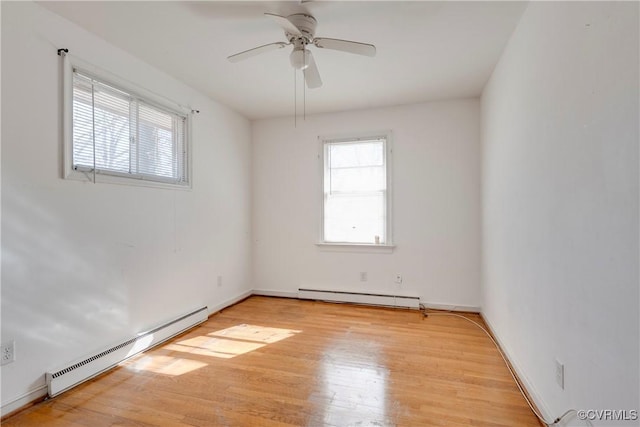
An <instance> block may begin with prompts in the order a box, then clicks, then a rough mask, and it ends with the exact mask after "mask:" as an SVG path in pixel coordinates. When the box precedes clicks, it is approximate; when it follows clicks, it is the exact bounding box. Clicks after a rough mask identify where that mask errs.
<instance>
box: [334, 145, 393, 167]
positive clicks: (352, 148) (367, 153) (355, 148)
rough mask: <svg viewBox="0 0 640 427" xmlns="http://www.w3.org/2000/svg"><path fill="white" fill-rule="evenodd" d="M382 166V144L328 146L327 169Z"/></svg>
mask: <svg viewBox="0 0 640 427" xmlns="http://www.w3.org/2000/svg"><path fill="white" fill-rule="evenodd" d="M383 164H384V143H383V142H382V141H370V142H368V141H364V142H357V143H332V144H329V168H331V169H335V168H342V167H356V166H382V165H383Z"/></svg>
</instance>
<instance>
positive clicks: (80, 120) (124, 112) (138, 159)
mask: <svg viewBox="0 0 640 427" xmlns="http://www.w3.org/2000/svg"><path fill="white" fill-rule="evenodd" d="M72 86H73V94H72V111H71V138H70V139H71V149H70V163H71V165H70V166H71V169H72V170H73V171H76V172H83V173H84V174H85V175H87V176H93V177H94V178H95V175H96V174H101V175H109V176H115V177H120V178H133V179H137V180H144V181H151V182H156V183H164V184H169V185H175V186H188V185H189V174H188V164H187V163H188V162H187V146H188V144H187V116H186V115H184V114H181V113H178V112H176V111H171V109H168V108H165V107H161V106H159V105H157V104H155V103H153V102H151V101H149V100H147V99H143V98H141V97H140V96H137V95H135V94H133V93H131V92H129V91H127V90H124V89H122V88H120V87H116V86H114V85H112V84H110V83H107V82H106V81H104V80H102V79H100V78H97V77H95V76H92V75H90V74H88V73H84V72H83V71H79V70H77V69H74V70H73V75H72Z"/></svg>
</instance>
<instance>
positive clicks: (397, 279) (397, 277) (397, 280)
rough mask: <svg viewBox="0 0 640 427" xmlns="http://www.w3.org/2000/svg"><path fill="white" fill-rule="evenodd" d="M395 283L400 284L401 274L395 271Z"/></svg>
mask: <svg viewBox="0 0 640 427" xmlns="http://www.w3.org/2000/svg"><path fill="white" fill-rule="evenodd" d="M396 283H397V284H398V285H400V284H402V274H400V273H396Z"/></svg>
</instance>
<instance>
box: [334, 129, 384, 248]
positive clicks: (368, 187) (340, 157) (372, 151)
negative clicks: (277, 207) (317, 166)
mask: <svg viewBox="0 0 640 427" xmlns="http://www.w3.org/2000/svg"><path fill="white" fill-rule="evenodd" d="M385 145H386V140H385V139H384V138H377V139H369V140H357V141H341V142H325V144H324V150H325V152H324V155H325V162H324V224H323V227H324V241H325V242H332V243H376V240H375V239H376V236H378V239H379V243H380V244H385V243H386V242H387V232H386V230H387V226H386V220H387V215H386V212H387V200H386V196H387V175H386V174H387V169H386V147H385Z"/></svg>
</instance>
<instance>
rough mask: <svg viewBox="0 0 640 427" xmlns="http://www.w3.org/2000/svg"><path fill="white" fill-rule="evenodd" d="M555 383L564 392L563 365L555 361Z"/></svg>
mask: <svg viewBox="0 0 640 427" xmlns="http://www.w3.org/2000/svg"><path fill="white" fill-rule="evenodd" d="M556 383H558V385H559V386H560V388H561V389H563V390H564V365H563V364H562V363H560V361H559V360H558V359H556Z"/></svg>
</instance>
